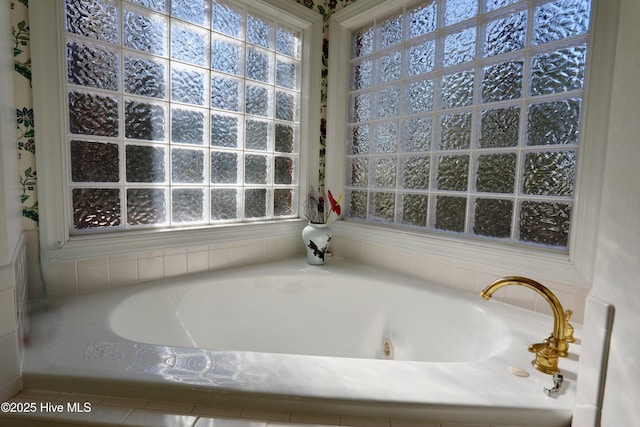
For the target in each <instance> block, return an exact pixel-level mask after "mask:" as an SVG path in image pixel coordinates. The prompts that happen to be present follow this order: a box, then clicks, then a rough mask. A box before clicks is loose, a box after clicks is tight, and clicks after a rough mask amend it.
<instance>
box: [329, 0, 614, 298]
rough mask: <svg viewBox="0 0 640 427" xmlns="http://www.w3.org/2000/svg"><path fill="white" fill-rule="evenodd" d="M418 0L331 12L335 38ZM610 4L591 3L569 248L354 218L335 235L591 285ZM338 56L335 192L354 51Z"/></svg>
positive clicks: (368, 0)
mask: <svg viewBox="0 0 640 427" xmlns="http://www.w3.org/2000/svg"><path fill="white" fill-rule="evenodd" d="M419 3H423V2H422V1H415V0H361V1H359V2H358V3H356V4H354V5H352V6H350V7H348V8H346V9H343V10H341V11H339V12H338V13H336V14H334V15H333V16H332V17H331V20H330V26H329V29H330V33H329V34H330V36H329V39H330V40H331V41H332V44H333V45H336V44H342V43H345V41H344V40H350V38H349V35H350V32H351V31H352V30H356V29H358V28H359V27H362V26H363V25H365V24H366V23H367V22H370V21H371V20H373V19H374V18H376V17H382V16H385V15H386V16H388V15H391V14H393V13H394V11H397V10H401V9H402V7H403V6H405V5H414V4H419ZM603 3H604V2H603V1H601V0H593V3H592V15H591V16H592V20H591V22H592V24H591V25H592V26H591V35H590V37H591V38H592V39H591V46H590V49H591V52H590V54H589V55H588V59H587V70H586V86H585V96H584V103H583V118H582V120H583V123H584V125H583V135H582V137H581V140H580V156H579V159H578V177H577V190H576V196H575V204H574V212H573V215H574V217H573V219H572V230H571V235H570V241H569V245H568V249H569V250H568V252H563V253H559V252H558V251H554V250H549V249H545V248H538V247H535V246H531V247H523V246H520V245H514V244H509V243H503V242H500V243H493V242H489V241H480V240H475V239H472V238H468V237H452V236H449V235H446V234H437V233H425V232H424V231H413V230H411V229H407V228H402V227H398V226H394V225H389V224H375V223H365V222H361V221H354V220H345V221H341V222H340V223H336V224H335V225H334V226H333V227H332V228H333V230H334V235H336V236H338V237H342V238H345V239H350V240H357V241H360V242H362V243H363V244H368V245H379V244H380V242H384V245H385V246H388V247H393V248H398V249H402V250H407V251H415V252H417V253H422V254H426V255H434V256H441V257H446V258H448V259H450V260H451V262H454V263H455V265H456V266H460V267H463V268H468V269H470V270H472V271H482V266H483V265H486V266H493V267H500V268H501V269H502V270H503V271H505V273H508V272H518V274H521V275H531V276H534V277H539V278H551V279H552V280H554V282H556V283H567V284H571V285H574V286H579V287H582V288H590V287H591V283H592V282H593V273H594V260H595V254H596V238H597V228H598V221H599V213H600V200H601V188H602V180H603V176H604V160H605V154H606V140H607V128H608V120H609V106H610V102H611V95H610V93H611V91H610V89H611V85H612V78H613V63H614V58H613V53H614V52H615V42H616V40H615V37H616V32H615V29H616V28H617V22H616V21H617V20H616V15H615V10H614V9H615V8H608V7H607V6H606V5H604V4H603ZM331 54H332V56H331V61H329V75H328V76H329V77H328V78H329V83H328V94H327V98H328V103H329V105H328V108H327V111H328V116H327V140H328V141H331V142H332V144H331V145H329V144H327V161H326V163H327V170H326V177H327V178H326V185H327V188H330V189H331V191H332V192H334V193H340V192H342V193H344V191H345V183H346V170H345V158H346V143H347V141H346V139H347V138H346V134H347V132H346V129H347V114H348V105H347V100H346V99H345V96H344V94H346V93H347V92H348V82H349V63H350V57H349V49H341V50H337V51H336V50H334V51H332V52H331Z"/></svg>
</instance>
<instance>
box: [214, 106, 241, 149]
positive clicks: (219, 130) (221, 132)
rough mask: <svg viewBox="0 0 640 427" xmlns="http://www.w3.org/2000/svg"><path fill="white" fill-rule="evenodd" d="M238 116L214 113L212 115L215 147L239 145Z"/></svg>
mask: <svg viewBox="0 0 640 427" xmlns="http://www.w3.org/2000/svg"><path fill="white" fill-rule="evenodd" d="M238 126H239V123H238V117H235V116H223V115H222V114H213V115H212V116H211V145H212V146H214V147H228V148H236V147H238Z"/></svg>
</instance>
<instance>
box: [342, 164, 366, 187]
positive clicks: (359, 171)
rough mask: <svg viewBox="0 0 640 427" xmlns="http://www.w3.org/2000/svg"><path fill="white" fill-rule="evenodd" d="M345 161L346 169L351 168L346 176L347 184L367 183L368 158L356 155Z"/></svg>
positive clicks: (364, 185) (360, 184) (359, 185)
mask: <svg viewBox="0 0 640 427" xmlns="http://www.w3.org/2000/svg"><path fill="white" fill-rule="evenodd" d="M347 163H348V164H349V167H348V170H351V174H350V175H349V176H348V177H347V179H348V185H352V186H354V187H366V186H367V185H368V183H369V159H367V158H365V157H356V158H352V159H348V160H347Z"/></svg>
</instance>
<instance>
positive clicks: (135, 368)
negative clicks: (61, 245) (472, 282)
mask: <svg viewBox="0 0 640 427" xmlns="http://www.w3.org/2000/svg"><path fill="white" fill-rule="evenodd" d="M552 325H553V319H552V318H551V317H549V316H543V315H540V314H536V313H533V312H530V311H527V310H522V309H518V308H515V307H511V306H508V305H505V304H501V303H499V302H497V301H489V302H487V301H483V300H482V299H481V298H480V297H479V296H476V295H469V294H465V293H461V292H457V291H455V290H451V289H444V288H441V287H438V286H435V285H431V284H428V283H424V282H423V281H419V280H416V279H411V278H408V277H405V276H402V275H399V274H397V273H390V272H387V271H382V270H379V269H376V268H373V267H371V266H366V265H361V264H356V263H353V262H350V261H346V260H341V259H330V260H329V261H328V263H327V264H326V265H325V266H309V265H307V264H306V262H305V260H304V259H296V260H289V261H284V262H275V263H270V264H264V265H258V266H253V267H243V268H236V269H229V270H223V271H215V272H208V273H203V274H196V275H190V276H184V277H179V278H173V279H168V280H161V281H156V282H153V283H146V284H142V285H135V286H130V287H126V288H118V289H111V290H108V291H104V292H95V293H90V294H83V295H78V296H73V297H65V298H52V299H50V301H48V303H47V304H46V305H45V306H43V307H42V308H41V309H39V310H34V312H33V313H32V316H31V342H30V345H29V346H28V347H27V351H26V354H25V363H24V384H25V388H26V389H30V388H31V389H55V390H59V391H72V392H85V393H98V394H113V395H121V396H126V397H144V398H147V399H150V398H151V399H161V400H181V401H189V402H199V403H206V402H208V403H215V404H220V405H232V406H236V407H237V406H241V407H255V408H269V409H279V410H288V411H300V412H314V413H332V414H337V415H369V416H378V417H387V418H419V419H423V420H429V421H435V422H438V421H439V422H466V423H468V422H473V423H485V424H490V423H500V424H503V425H507V424H508V425H518V426H521V425H526V426H545V427H552V426H566V425H569V424H570V420H571V413H572V410H573V406H574V402H575V387H576V380H577V378H576V372H577V354H578V352H579V345H578V344H572V345H571V347H570V352H571V355H570V356H569V357H568V358H562V359H561V360H560V367H561V369H562V373H563V375H564V379H565V381H564V384H563V386H562V389H561V391H560V393H558V394H556V395H554V396H552V397H549V396H547V394H546V393H545V392H544V388H545V387H551V385H552V379H551V377H550V376H549V375H545V374H542V373H540V372H537V371H536V370H535V369H533V367H531V364H530V361H531V359H532V358H533V354H531V353H528V352H527V347H528V345H529V344H531V343H534V342H539V341H541V340H542V339H543V338H545V337H546V336H548V335H549V333H550V331H551V328H552ZM576 329H577V331H576V336H578V337H579V334H580V328H579V327H577V328H576ZM510 367H518V368H523V369H525V370H527V371H528V372H529V374H530V376H529V377H526V378H523V377H519V376H515V375H513V374H512V373H511V372H510V369H509V368H510Z"/></svg>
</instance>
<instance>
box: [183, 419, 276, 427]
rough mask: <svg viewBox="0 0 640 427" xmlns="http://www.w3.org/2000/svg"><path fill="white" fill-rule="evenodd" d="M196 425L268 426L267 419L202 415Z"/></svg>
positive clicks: (230, 426)
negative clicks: (257, 419)
mask: <svg viewBox="0 0 640 427" xmlns="http://www.w3.org/2000/svg"><path fill="white" fill-rule="evenodd" d="M195 427H267V422H266V421H256V420H249V419H246V420H242V419H231V418H210V417H200V419H198V422H197V423H196V425H195Z"/></svg>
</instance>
